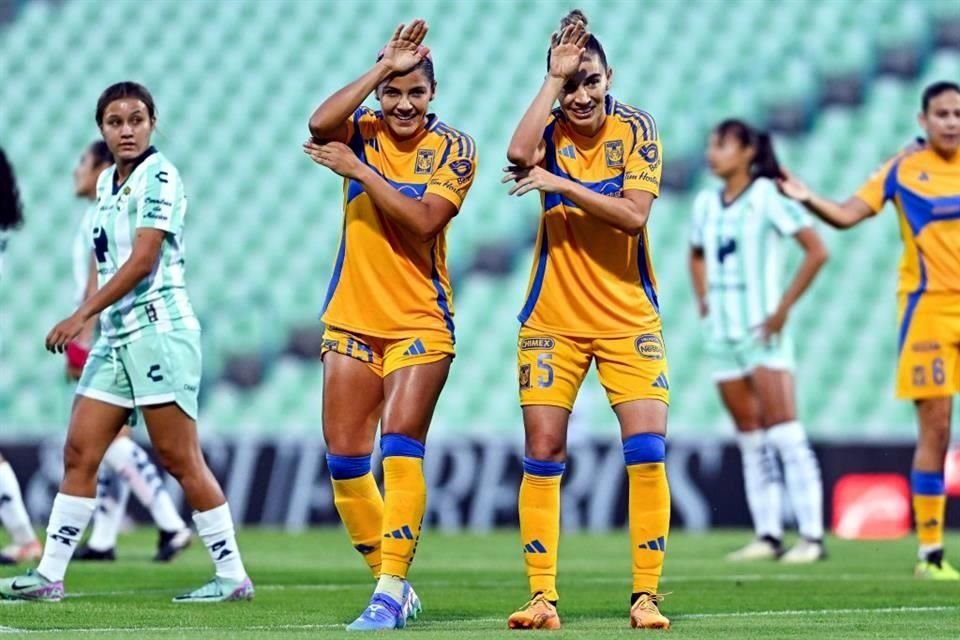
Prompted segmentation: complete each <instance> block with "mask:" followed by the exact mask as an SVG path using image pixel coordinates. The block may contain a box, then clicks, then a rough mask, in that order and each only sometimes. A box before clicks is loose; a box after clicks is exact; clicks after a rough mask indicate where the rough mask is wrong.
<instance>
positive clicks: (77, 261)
mask: <svg viewBox="0 0 960 640" xmlns="http://www.w3.org/2000/svg"><path fill="white" fill-rule="evenodd" d="M96 215H97V205H96V204H91V205H90V206H88V207H87V208H86V209H85V210H84V212H83V216H82V217H81V218H80V223H79V224H78V225H77V230H76V231H75V232H74V234H73V255H72V259H73V305H74V306H75V307H79V306H80V304H81V303H83V294H84V293H86V291H87V273H88V271H89V269H90V253H91V252H92V251H93V245H91V238H92V233H93V218H94V216H96Z"/></svg>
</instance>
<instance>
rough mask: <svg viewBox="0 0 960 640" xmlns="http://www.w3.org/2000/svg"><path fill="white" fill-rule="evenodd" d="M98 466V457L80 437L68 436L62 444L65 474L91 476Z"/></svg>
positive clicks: (93, 475)
mask: <svg viewBox="0 0 960 640" xmlns="http://www.w3.org/2000/svg"><path fill="white" fill-rule="evenodd" d="M99 467H100V457H98V456H97V454H96V452H95V451H93V450H92V448H91V447H90V446H88V445H86V444H85V443H84V442H83V441H82V440H81V439H80V438H75V437H68V438H67V441H66V442H65V443H64V445H63V468H64V473H65V474H70V475H80V476H82V477H85V478H93V477H95V476H96V475H97V470H98V469H99Z"/></svg>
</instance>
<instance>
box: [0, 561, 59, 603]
mask: <svg viewBox="0 0 960 640" xmlns="http://www.w3.org/2000/svg"><path fill="white" fill-rule="evenodd" d="M0 600H33V601H36V602H60V601H61V600H63V581H62V580H58V581H57V582H51V581H50V580H47V579H46V578H44V577H43V576H42V575H40V574H39V573H37V572H36V571H34V570H33V569H31V570H29V571H27V573H25V574H24V575H22V576H16V577H14V578H7V579H5V580H0Z"/></svg>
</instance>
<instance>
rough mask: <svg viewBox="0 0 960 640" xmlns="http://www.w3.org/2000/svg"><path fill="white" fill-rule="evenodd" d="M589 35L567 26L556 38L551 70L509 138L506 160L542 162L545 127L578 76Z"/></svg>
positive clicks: (578, 25)
mask: <svg viewBox="0 0 960 640" xmlns="http://www.w3.org/2000/svg"><path fill="white" fill-rule="evenodd" d="M589 38H590V34H589V33H588V32H587V31H586V29H584V28H583V24H582V23H580V22H577V23H576V24H571V25H567V26H566V27H564V28H563V30H562V31H561V32H560V33H559V34H556V35H555V36H554V38H553V44H552V46H551V48H550V70H549V72H548V73H547V77H546V78H544V79H543V85H541V87H540V91H538V92H537V95H536V97H535V98H534V99H533V102H532V103H530V106H529V107H528V108H527V111H526V113H524V114H523V118H521V119H520V124H518V125H517V129H516V130H515V131H514V132H513V137H512V138H510V146H509V147H508V148H507V160H509V161H510V164H512V165H516V166H518V167H532V166H534V165H536V164H538V163H539V162H540V161H541V160H542V159H543V153H544V144H543V126H544V123H545V122H546V121H547V118H548V117H550V111H551V110H552V109H553V105H554V103H555V102H556V101H557V99H558V98H559V97H560V93H561V92H562V91H563V85H564V84H566V82H567V80H569V79H570V78H572V77H573V76H574V75H576V73H577V70H578V69H579V68H580V59H581V58H582V57H583V52H584V47H585V46H586V44H587V40H589Z"/></svg>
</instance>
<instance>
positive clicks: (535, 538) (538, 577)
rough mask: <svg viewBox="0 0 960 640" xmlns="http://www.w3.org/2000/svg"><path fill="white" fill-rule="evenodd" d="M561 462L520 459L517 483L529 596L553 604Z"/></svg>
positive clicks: (554, 598) (558, 535)
mask: <svg viewBox="0 0 960 640" xmlns="http://www.w3.org/2000/svg"><path fill="white" fill-rule="evenodd" d="M565 466H566V465H565V464H564V463H563V462H549V461H546V460H534V459H533V458H524V459H523V481H522V482H521V483H520V498H519V506H520V539H521V541H522V542H523V560H524V562H525V563H526V565H527V577H528V578H529V580H530V593H537V592H540V593H543V595H544V596H545V597H546V599H547V600H551V601H554V602H556V601H557V600H559V599H560V595H559V594H558V593H557V555H558V549H559V546H560V480H561V478H562V477H563V470H564V467H565Z"/></svg>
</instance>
